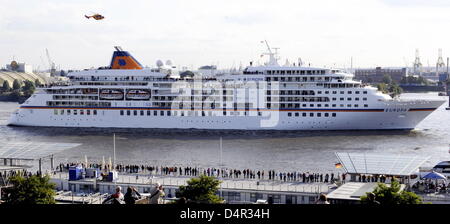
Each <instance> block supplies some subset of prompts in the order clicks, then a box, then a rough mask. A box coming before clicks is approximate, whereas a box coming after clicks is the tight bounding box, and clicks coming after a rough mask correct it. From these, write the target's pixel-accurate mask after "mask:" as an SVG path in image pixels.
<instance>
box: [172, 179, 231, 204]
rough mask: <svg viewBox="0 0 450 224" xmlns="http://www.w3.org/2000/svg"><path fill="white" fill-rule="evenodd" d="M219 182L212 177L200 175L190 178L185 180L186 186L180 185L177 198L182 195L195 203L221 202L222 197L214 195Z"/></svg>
mask: <svg viewBox="0 0 450 224" xmlns="http://www.w3.org/2000/svg"><path fill="white" fill-rule="evenodd" d="M220 183H221V181H219V180H217V179H216V178H214V177H208V176H205V175H201V176H200V177H196V178H192V179H190V180H189V181H188V182H187V186H180V188H179V191H178V192H177V193H176V195H177V197H179V198H181V197H184V198H186V199H187V200H188V201H192V202H195V203H207V204H218V203H222V202H223V199H222V198H220V197H219V196H217V195H216V192H217V191H218V190H219V186H220Z"/></svg>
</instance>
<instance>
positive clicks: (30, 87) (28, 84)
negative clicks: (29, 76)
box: [22, 80, 36, 96]
mask: <svg viewBox="0 0 450 224" xmlns="http://www.w3.org/2000/svg"><path fill="white" fill-rule="evenodd" d="M24 84H25V85H24V86H23V87H22V91H23V93H24V95H26V96H31V94H33V93H34V91H35V90H36V87H35V86H34V82H32V81H29V80H25V82H24Z"/></svg>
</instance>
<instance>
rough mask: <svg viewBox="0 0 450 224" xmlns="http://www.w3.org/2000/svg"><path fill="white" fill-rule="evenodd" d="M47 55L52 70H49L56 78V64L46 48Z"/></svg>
mask: <svg viewBox="0 0 450 224" xmlns="http://www.w3.org/2000/svg"><path fill="white" fill-rule="evenodd" d="M45 53H46V54H47V60H48V64H49V65H50V69H49V71H50V76H54V75H55V73H56V68H55V63H54V62H53V61H52V59H51V58H50V54H49V53H48V49H47V48H45Z"/></svg>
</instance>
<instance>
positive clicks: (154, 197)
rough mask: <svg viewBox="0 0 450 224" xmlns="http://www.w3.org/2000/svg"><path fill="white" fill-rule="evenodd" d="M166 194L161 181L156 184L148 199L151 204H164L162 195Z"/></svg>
mask: <svg viewBox="0 0 450 224" xmlns="http://www.w3.org/2000/svg"><path fill="white" fill-rule="evenodd" d="M164 196H165V193H164V191H163V188H162V186H161V185H160V184H159V183H156V184H155V188H154V189H153V191H152V193H151V194H150V197H149V199H148V201H149V204H163V203H162V197H164Z"/></svg>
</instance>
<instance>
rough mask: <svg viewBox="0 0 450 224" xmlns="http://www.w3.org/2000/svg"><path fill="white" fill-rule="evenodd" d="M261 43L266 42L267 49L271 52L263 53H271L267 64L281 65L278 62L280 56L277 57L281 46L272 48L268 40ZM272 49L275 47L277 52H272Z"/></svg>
mask: <svg viewBox="0 0 450 224" xmlns="http://www.w3.org/2000/svg"><path fill="white" fill-rule="evenodd" d="M261 43H265V44H266V46H267V50H268V51H269V52H266V53H263V54H262V55H269V62H268V63H266V65H272V66H280V65H279V64H278V59H279V58H278V57H277V55H278V49H280V48H279V47H273V48H271V47H270V46H269V43H267V40H264V41H261ZM271 49H274V50H275V52H272V50H271Z"/></svg>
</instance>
